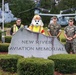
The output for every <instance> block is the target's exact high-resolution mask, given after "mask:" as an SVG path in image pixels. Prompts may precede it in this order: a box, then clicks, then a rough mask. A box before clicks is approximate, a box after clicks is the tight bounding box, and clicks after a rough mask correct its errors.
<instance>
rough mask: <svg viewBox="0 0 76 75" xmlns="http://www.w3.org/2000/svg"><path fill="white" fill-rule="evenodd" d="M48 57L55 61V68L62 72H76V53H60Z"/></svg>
mask: <svg viewBox="0 0 76 75" xmlns="http://www.w3.org/2000/svg"><path fill="white" fill-rule="evenodd" d="M48 59H50V60H53V61H54V63H55V70H56V71H58V72H61V73H64V74H66V73H76V55H75V54H58V55H53V56H49V57H48Z"/></svg>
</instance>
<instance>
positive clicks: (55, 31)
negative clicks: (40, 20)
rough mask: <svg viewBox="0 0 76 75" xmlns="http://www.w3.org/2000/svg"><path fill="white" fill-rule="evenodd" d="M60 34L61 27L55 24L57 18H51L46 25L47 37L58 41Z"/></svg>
mask: <svg viewBox="0 0 76 75" xmlns="http://www.w3.org/2000/svg"><path fill="white" fill-rule="evenodd" d="M60 34H61V26H60V25H59V24H58V23H57V16H53V17H52V22H51V23H50V24H49V25H48V35H49V36H56V37H57V38H58V40H59V36H60Z"/></svg>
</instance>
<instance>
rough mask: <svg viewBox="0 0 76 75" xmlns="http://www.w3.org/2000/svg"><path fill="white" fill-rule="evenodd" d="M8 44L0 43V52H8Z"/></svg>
mask: <svg viewBox="0 0 76 75" xmlns="http://www.w3.org/2000/svg"><path fill="white" fill-rule="evenodd" d="M8 47H9V43H0V52H8Z"/></svg>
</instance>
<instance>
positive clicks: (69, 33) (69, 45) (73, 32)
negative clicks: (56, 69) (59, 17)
mask: <svg viewBox="0 0 76 75" xmlns="http://www.w3.org/2000/svg"><path fill="white" fill-rule="evenodd" d="M64 36H65V38H66V45H65V48H66V50H67V52H68V53H70V54H73V53H74V47H73V46H74V45H73V42H74V39H75V38H76V27H75V25H74V20H73V18H70V19H69V21H68V26H66V27H65V28H64Z"/></svg>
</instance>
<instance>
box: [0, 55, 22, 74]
mask: <svg viewBox="0 0 76 75" xmlns="http://www.w3.org/2000/svg"><path fill="white" fill-rule="evenodd" d="M19 58H22V56H19V55H0V67H1V68H2V70H4V71H8V72H12V73H14V72H16V71H17V63H18V59H19Z"/></svg>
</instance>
